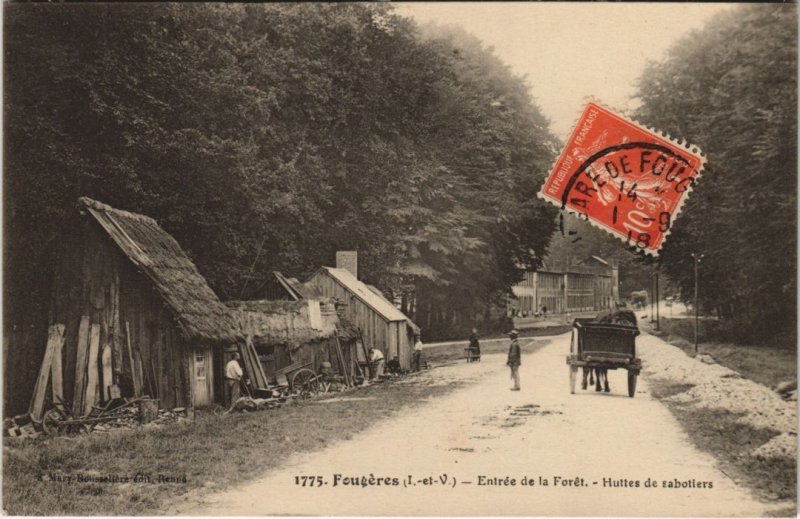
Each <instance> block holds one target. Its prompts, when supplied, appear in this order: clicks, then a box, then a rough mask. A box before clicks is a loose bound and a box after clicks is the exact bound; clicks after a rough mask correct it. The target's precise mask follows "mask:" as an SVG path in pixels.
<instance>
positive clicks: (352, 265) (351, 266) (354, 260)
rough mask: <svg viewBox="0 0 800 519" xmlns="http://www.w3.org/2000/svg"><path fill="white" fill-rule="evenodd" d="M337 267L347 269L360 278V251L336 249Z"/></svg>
mask: <svg viewBox="0 0 800 519" xmlns="http://www.w3.org/2000/svg"><path fill="white" fill-rule="evenodd" d="M336 268H337V269H345V270H347V271H349V272H350V273H351V274H352V275H353V276H355V278H356V279H358V252H356V251H354V250H340V251H336Z"/></svg>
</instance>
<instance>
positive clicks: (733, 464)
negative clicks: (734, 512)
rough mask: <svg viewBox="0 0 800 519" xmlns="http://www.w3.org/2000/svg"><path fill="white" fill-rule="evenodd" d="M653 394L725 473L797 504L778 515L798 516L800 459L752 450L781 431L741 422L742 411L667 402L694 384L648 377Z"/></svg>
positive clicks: (756, 489)
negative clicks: (759, 454)
mask: <svg viewBox="0 0 800 519" xmlns="http://www.w3.org/2000/svg"><path fill="white" fill-rule="evenodd" d="M648 384H649V386H650V391H651V394H652V395H653V396H654V397H655V398H657V399H658V400H660V401H662V403H663V404H664V405H666V406H667V407H668V408H669V409H670V411H672V413H673V415H674V416H675V417H676V418H677V419H678V422H679V423H680V424H681V426H682V427H683V429H684V430H685V431H686V432H687V434H688V435H689V437H690V438H691V440H692V442H693V443H694V444H695V445H696V446H697V447H698V448H699V449H700V450H703V451H705V452H709V453H711V454H712V455H713V456H714V457H715V458H716V459H717V460H718V462H719V463H720V468H721V470H722V471H723V472H725V474H727V475H728V476H729V477H731V478H732V479H734V481H737V482H742V483H743V484H745V485H746V486H748V487H749V488H751V489H752V490H753V491H754V492H755V493H756V495H758V496H759V497H760V498H763V499H765V500H769V501H775V500H786V501H787V503H788V502H789V501H791V502H792V503H793V506H789V505H788V504H787V507H786V508H785V509H781V510H780V511H779V513H777V515H776V517H794V516H796V509H797V508H796V503H797V460H794V459H786V458H780V459H758V458H755V457H753V456H750V455H749V451H750V450H751V449H754V448H756V447H758V446H759V445H762V444H763V443H766V442H767V441H769V440H770V439H772V438H773V437H775V436H777V435H778V434H780V433H779V432H778V431H775V430H772V429H757V428H754V427H751V426H749V425H746V424H743V423H740V422H738V421H737V418H739V417H740V416H741V414H738V413H733V412H731V411H727V410H722V409H704V408H695V407H692V406H691V405H689V404H684V403H678V402H671V401H668V400H667V401H665V400H664V398H666V397H668V396H672V395H675V394H678V393H681V392H683V391H686V390H688V389H690V388H691V387H692V385H691V384H676V383H673V382H667V381H663V380H658V379H654V380H653V379H651V380H648Z"/></svg>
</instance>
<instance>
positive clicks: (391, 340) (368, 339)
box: [311, 271, 414, 369]
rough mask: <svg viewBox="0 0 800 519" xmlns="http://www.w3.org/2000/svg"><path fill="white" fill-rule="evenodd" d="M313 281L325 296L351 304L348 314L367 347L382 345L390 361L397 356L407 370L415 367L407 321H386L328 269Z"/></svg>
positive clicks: (317, 274) (346, 309) (314, 277)
mask: <svg viewBox="0 0 800 519" xmlns="http://www.w3.org/2000/svg"><path fill="white" fill-rule="evenodd" d="M311 281H312V283H313V284H314V286H316V287H317V289H318V290H319V291H320V292H321V293H322V295H323V296H325V297H335V298H337V299H339V300H340V301H343V302H345V303H346V304H347V306H346V307H345V309H344V315H345V317H346V318H347V319H348V320H349V321H350V322H352V323H353V324H355V325H356V326H358V327H359V328H360V329H361V333H362V334H363V335H364V342H365V343H366V345H367V348H369V347H371V346H374V347H376V348H378V349H379V350H381V351H382V352H383V354H384V356H385V357H386V359H387V361H388V360H389V359H391V358H392V357H394V356H395V355H397V356H398V357H399V358H400V364H401V365H402V366H403V369H411V350H412V349H413V346H414V345H413V340H414V337H413V335H412V336H411V337H410V338H409V336H408V333H407V332H406V328H407V325H406V323H405V321H403V322H400V321H398V322H393V323H390V322H387V321H385V320H384V319H383V317H381V315H380V314H378V313H377V312H375V311H374V310H373V309H372V308H371V307H369V306H368V305H366V304H365V303H363V302H362V301H361V300H360V299H358V298H357V297H355V296H353V295H352V294H351V293H350V292H349V291H348V290H347V289H345V288H344V287H343V286H342V285H341V284H339V282H338V281H336V280H335V279H333V278H332V277H330V276H329V275H328V274H327V273H326V272H325V271H320V272H317V273H316V274H315V275H314V276H313V278H312V279H311Z"/></svg>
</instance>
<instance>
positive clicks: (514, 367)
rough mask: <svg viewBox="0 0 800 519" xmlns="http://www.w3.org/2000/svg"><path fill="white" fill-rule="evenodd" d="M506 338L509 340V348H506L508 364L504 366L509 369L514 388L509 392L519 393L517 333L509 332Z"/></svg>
mask: <svg viewBox="0 0 800 519" xmlns="http://www.w3.org/2000/svg"><path fill="white" fill-rule="evenodd" d="M508 336H509V338H511V346H509V348H508V362H506V364H508V367H510V368H511V378H512V380H514V387H512V388H511V391H519V366H520V364H521V355H520V350H519V340H518V337H519V332H518V331H517V330H511V331H510V332H508Z"/></svg>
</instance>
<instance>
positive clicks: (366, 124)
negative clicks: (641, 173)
mask: <svg viewBox="0 0 800 519" xmlns="http://www.w3.org/2000/svg"><path fill="white" fill-rule="evenodd" d="M6 15H7V16H6V20H5V28H6V34H7V38H6V61H5V72H6V74H5V77H6V82H5V86H6V113H7V118H6V132H7V133H6V139H7V144H6V176H5V178H6V181H5V198H4V201H5V216H6V229H7V234H6V247H5V260H6V270H5V274H4V275H5V277H4V279H5V296H6V300H7V301H14V304H13V305H6V322H7V323H19V322H23V321H25V320H26V319H27V320H34V321H36V322H37V326H42V327H43V326H46V324H45V325H42V323H41V321H45V320H46V316H47V306H48V301H49V299H50V295H49V290H50V286H51V277H52V275H53V273H54V266H55V265H56V263H57V262H56V260H57V258H58V257H59V254H60V252H61V248H62V247H64V246H70V245H74V235H73V232H74V229H76V225H75V223H76V221H77V219H78V217H79V216H78V213H77V210H76V200H77V198H78V197H79V196H90V197H93V198H96V199H98V200H101V201H103V202H106V203H109V204H111V205H113V206H115V207H119V208H121V209H127V210H132V211H136V212H141V213H144V214H147V215H150V216H152V217H154V218H155V219H156V220H157V221H159V223H160V224H161V225H162V226H163V227H164V228H165V229H166V230H167V231H168V232H170V233H171V234H173V235H174V236H175V237H176V239H177V240H178V241H179V243H181V245H182V246H183V247H184V248H185V249H186V250H187V252H188V254H189V256H190V257H192V258H193V259H194V260H195V262H196V263H197V265H198V267H199V269H200V271H201V272H202V273H203V274H204V275H205V276H206V278H207V279H208V281H209V283H210V285H211V286H212V288H213V289H214V290H215V291H216V292H217V293H218V294H219V295H220V297H221V298H222V299H223V300H224V299H234V298H236V299H240V298H245V299H246V298H253V297H258V296H259V295H261V294H262V292H263V288H264V286H265V284H266V283H267V281H268V280H269V279H270V275H271V272H272V271H273V270H282V271H285V272H287V273H289V274H291V275H295V276H300V277H303V276H306V275H308V274H309V273H311V272H312V271H313V270H314V269H315V268H316V267H318V266H320V265H324V264H330V263H331V262H332V260H333V256H334V252H335V251H336V250H340V249H352V250H358V251H359V267H360V277H362V278H364V279H366V280H367V281H369V282H372V283H375V284H377V285H378V286H380V287H381V288H384V289H390V290H394V291H396V292H397V293H400V292H401V291H402V289H403V288H404V287H414V288H415V290H414V291H413V292H414V294H415V295H416V299H415V301H413V302H414V304H412V305H410V306H409V308H411V309H412V310H420V311H421V310H422V309H423V308H424V309H426V311H428V314H432V313H436V312H437V310H436V309H435V308H434V307H438V308H442V307H445V306H447V307H448V308H449V309H450V310H452V311H456V310H457V313H459V314H460V315H462V316H468V317H469V318H472V317H474V316H475V315H476V314H477V313H479V312H480V311H482V312H484V315H483V316H482V317H484V316H485V315H487V314H486V309H487V308H488V307H489V306H490V305H491V304H493V303H497V302H498V301H500V300H501V299H502V297H503V296H504V294H505V293H507V291H508V290H509V287H510V285H511V284H512V283H513V282H514V281H516V279H517V277H518V275H519V268H518V267H519V266H520V265H525V264H529V263H530V262H531V261H534V260H535V256H534V255H532V254H531V251H538V254H539V255H541V251H542V250H543V248H544V246H545V245H546V242H547V239H548V237H549V235H550V233H551V231H552V228H553V224H552V221H553V212H552V211H551V210H550V209H547V208H545V207H544V204H542V203H540V202H538V201H536V200H535V197H534V196H533V194H534V193H535V189H536V187H538V186H536V185H535V184H536V182H539V181H540V180H541V179H542V178H543V175H544V172H545V168H546V167H547V166H548V165H549V164H550V162H551V160H552V150H553V149H554V148H555V146H554V145H553V141H552V137H551V136H550V134H549V133H548V131H547V129H546V126H547V122H546V121H545V120H544V118H543V117H542V116H541V115H540V113H539V111H538V109H537V108H536V107H535V106H534V105H533V104H532V102H531V100H530V99H529V97H528V94H527V88H526V85H525V83H524V82H523V80H521V79H519V78H516V77H513V75H512V74H511V73H510V72H509V71H508V70H507V68H506V67H505V66H504V65H503V64H502V63H501V62H500V61H499V60H498V59H497V58H496V57H494V56H493V55H492V53H491V51H490V50H487V49H484V48H483V47H482V46H481V45H480V43H479V42H478V41H477V40H475V39H474V38H471V37H469V36H468V35H466V34H461V33H457V32H454V31H450V32H447V31H444V30H434V29H430V28H428V29H426V30H425V31H424V33H425V34H424V36H423V35H422V34H421V33H420V30H419V29H418V28H417V27H416V26H415V25H414V24H413V23H412V22H411V21H410V20H408V19H404V18H402V17H399V16H397V15H395V14H394V13H393V11H392V8H391V6H388V5H381V4H374V5H373V4H370V5H367V4H363V5H359V4H338V5H336V4H324V5H321V4H314V5H311V4H284V5H276V4H261V5H255V4H237V5H222V4H183V5H179V4H149V5H146V6H144V5H136V4H124V5H114V4H87V5H80V6H77V5H69V4H58V5H44V4H15V5H10V6H9V8H8V9H7V10H6ZM407 295H408V294H407ZM407 299H408V300H409V301H411V298H409V297H407ZM431 305H433V306H431ZM437 315H438V314H437ZM453 315H454V314H453ZM453 315H450V317H451V321H452V318H453ZM466 318H467V317H462V319H466ZM424 320H425V321H426V324H429V325H431V326H434V325H442V326H443V323H441V322H437V320H436V319H428V318H426V319H424ZM466 326H468V325H466Z"/></svg>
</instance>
